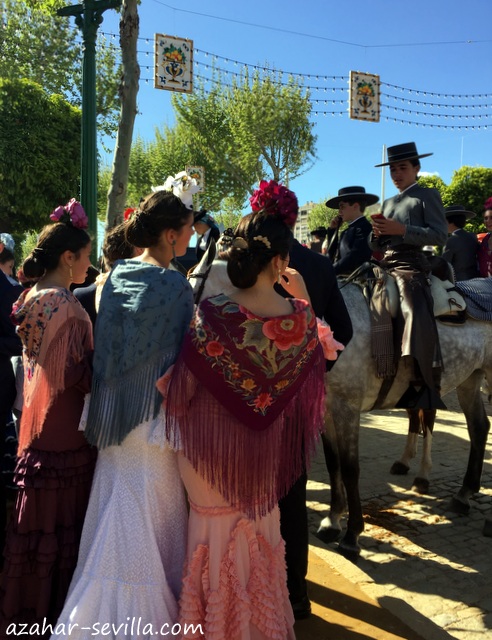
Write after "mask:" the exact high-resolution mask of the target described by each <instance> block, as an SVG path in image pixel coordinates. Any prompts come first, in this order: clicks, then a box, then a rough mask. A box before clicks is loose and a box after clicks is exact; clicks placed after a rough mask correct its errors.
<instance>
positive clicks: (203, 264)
mask: <svg viewBox="0 0 492 640" xmlns="http://www.w3.org/2000/svg"><path fill="white" fill-rule="evenodd" d="M227 246H228V243H227V238H225V234H223V235H222V236H221V237H220V238H219V239H218V240H217V247H216V245H215V243H214V242H211V243H210V245H209V246H208V249H207V251H206V252H205V253H204V254H203V257H202V259H201V260H200V262H199V263H198V264H197V265H196V266H195V267H193V269H192V270H190V271H189V272H188V276H187V277H188V281H189V283H190V284H191V288H192V290H193V295H194V297H195V303H196V304H198V303H199V302H200V300H204V299H205V298H210V297H211V296H216V295H218V294H219V293H225V294H226V295H229V294H231V293H233V292H234V291H235V287H234V286H233V285H232V284H231V281H230V280H229V276H228V275H227V262H226V261H225V260H221V259H220V258H217V257H216V256H217V250H219V251H221V250H223V249H225V248H227Z"/></svg>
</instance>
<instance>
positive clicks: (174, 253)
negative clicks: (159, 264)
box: [171, 240, 176, 260]
mask: <svg viewBox="0 0 492 640" xmlns="http://www.w3.org/2000/svg"><path fill="white" fill-rule="evenodd" d="M175 246H176V240H173V241H172V242H171V247H172V249H173V260H176V251H175V250H174V247H175Z"/></svg>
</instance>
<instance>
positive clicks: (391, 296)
mask: <svg viewBox="0 0 492 640" xmlns="http://www.w3.org/2000/svg"><path fill="white" fill-rule="evenodd" d="M374 275H375V277H376V280H377V281H379V283H380V286H381V285H382V286H384V287H386V295H387V301H388V310H389V312H390V315H391V317H392V318H396V316H397V314H398V309H399V307H400V293H399V291H398V286H397V284H396V281H395V279H394V278H393V277H392V276H391V275H389V273H387V272H386V271H384V270H383V269H381V268H380V267H374ZM381 278H382V283H381V280H380V279H381ZM430 282H431V294H432V299H433V301H434V317H435V318H437V319H438V320H440V321H441V322H448V323H450V324H463V322H465V309H466V302H465V299H464V297H463V296H462V295H461V293H460V292H459V291H458V289H457V288H456V287H455V285H454V283H453V282H451V280H448V279H441V278H440V277H438V276H437V275H434V274H433V273H431V275H430Z"/></svg>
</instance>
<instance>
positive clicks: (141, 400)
mask: <svg viewBox="0 0 492 640" xmlns="http://www.w3.org/2000/svg"><path fill="white" fill-rule="evenodd" d="M176 357H177V350H176V349H174V348H173V349H172V350H170V351H167V352H165V353H162V352H161V351H160V352H157V353H156V354H154V356H153V358H151V359H150V361H148V362H147V363H146V364H144V365H141V366H138V367H135V368H133V369H132V370H131V371H129V372H127V373H126V374H125V375H124V376H123V377H121V378H120V379H116V380H114V379H112V380H111V381H109V382H107V381H105V380H100V379H97V378H96V377H95V376H94V377H93V380H92V390H91V399H90V403H89V412H88V416H87V426H86V428H85V436H86V438H87V441H88V442H90V443H91V444H94V445H96V446H97V447H98V448H99V449H103V448H105V447H109V446H112V445H116V444H121V443H122V442H123V440H124V439H125V437H126V436H127V435H128V434H129V433H130V432H131V431H132V430H133V429H134V428H135V427H136V426H138V425H139V424H141V423H142V422H146V421H147V420H151V419H153V418H155V417H156V416H157V414H158V413H159V410H160V404H161V397H160V395H159V392H158V391H157V389H156V386H155V383H156V380H157V379H158V378H160V377H161V376H162V374H163V373H164V371H165V370H166V369H167V368H168V367H169V364H170V363H172V362H174V360H175V359H176Z"/></svg>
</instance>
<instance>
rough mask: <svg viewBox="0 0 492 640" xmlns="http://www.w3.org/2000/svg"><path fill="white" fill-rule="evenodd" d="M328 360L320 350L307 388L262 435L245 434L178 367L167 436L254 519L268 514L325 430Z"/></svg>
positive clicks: (245, 430)
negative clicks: (325, 383)
mask: <svg viewBox="0 0 492 640" xmlns="http://www.w3.org/2000/svg"><path fill="white" fill-rule="evenodd" d="M324 371H325V360H324V358H323V354H322V350H321V348H319V350H318V353H317V356H316V357H315V358H313V362H312V363H310V370H309V372H308V374H307V375H306V377H305V378H304V380H303V383H302V385H301V386H300V387H299V389H298V390H297V392H296V393H295V394H294V395H293V397H292V398H291V399H290V400H289V402H288V403H287V404H286V406H285V407H284V408H283V410H282V412H281V413H280V414H279V415H278V416H277V417H276V418H275V420H274V421H273V422H271V423H270V425H269V426H268V427H267V428H265V429H263V430H254V429H252V428H248V427H247V426H245V424H243V423H242V422H241V421H240V420H238V419H237V418H235V417H234V416H233V415H232V414H231V413H230V412H229V411H228V410H227V409H225V408H224V407H223V406H222V405H221V404H220V402H221V399H220V397H217V398H216V397H214V396H213V395H212V394H211V393H210V392H209V391H208V390H207V389H206V388H205V387H204V386H203V385H202V384H201V383H200V381H199V380H198V379H197V378H196V377H195V376H194V375H193V373H192V372H191V371H190V370H189V369H188V367H187V366H186V364H185V363H184V362H183V360H182V359H180V360H179V361H178V363H177V364H176V365H175V368H174V371H173V376H172V383H171V385H170V387H169V390H168V396H167V399H166V404H165V407H166V411H165V413H166V435H167V438H168V439H169V441H170V444H171V446H173V447H174V448H181V449H182V450H183V453H184V455H185V456H186V457H187V458H188V459H189V461H190V462H191V464H192V466H193V468H194V469H195V471H196V472H197V473H199V474H200V475H201V476H202V477H203V478H204V479H205V480H207V481H208V482H209V483H210V484H211V485H212V487H214V488H215V489H216V490H217V491H219V492H220V493H221V494H222V495H223V496H224V498H225V499H226V500H227V501H228V502H229V503H230V504H231V505H233V506H234V507H235V508H237V509H239V510H240V511H242V512H243V513H245V514H246V515H247V516H248V517H249V518H256V517H261V516H264V515H266V514H267V513H269V512H270V511H271V510H272V509H273V508H274V507H275V505H276V504H277V502H278V500H279V499H280V498H282V497H283V496H285V495H286V493H287V492H288V491H289V489H290V488H291V486H292V485H293V484H294V482H295V481H296V480H297V479H298V478H299V476H300V475H301V474H302V473H303V472H304V470H305V469H306V468H307V466H308V465H309V461H310V459H311V457H312V454H313V453H314V451H315V447H316V443H317V441H318V438H319V435H320V432H321V430H322V429H323V424H324V420H323V419H324V399H325V388H324Z"/></svg>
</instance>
